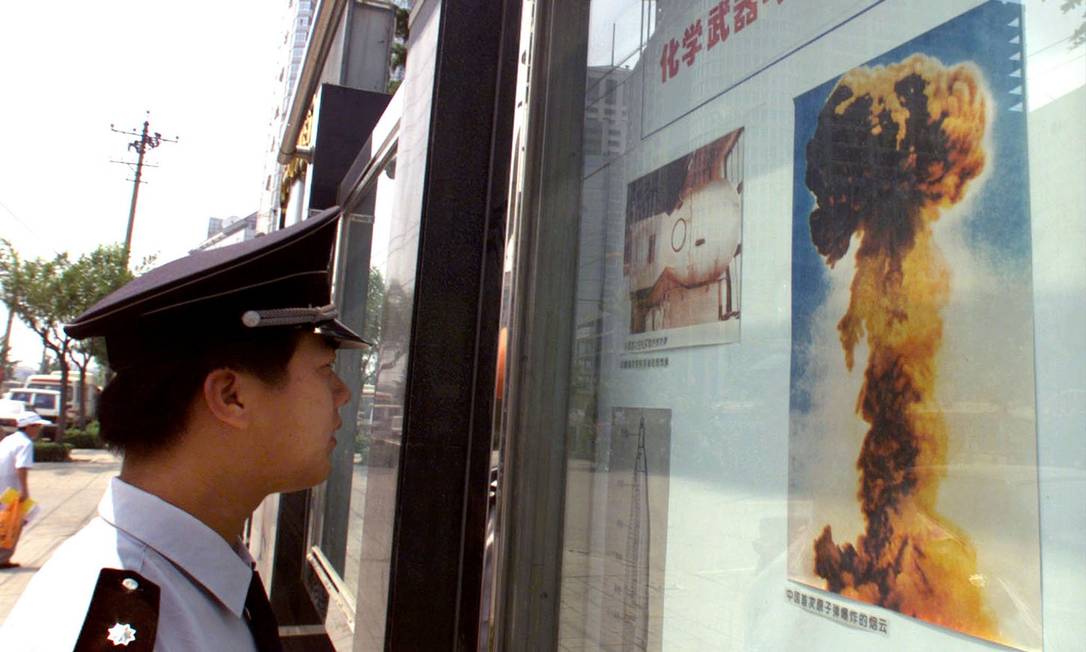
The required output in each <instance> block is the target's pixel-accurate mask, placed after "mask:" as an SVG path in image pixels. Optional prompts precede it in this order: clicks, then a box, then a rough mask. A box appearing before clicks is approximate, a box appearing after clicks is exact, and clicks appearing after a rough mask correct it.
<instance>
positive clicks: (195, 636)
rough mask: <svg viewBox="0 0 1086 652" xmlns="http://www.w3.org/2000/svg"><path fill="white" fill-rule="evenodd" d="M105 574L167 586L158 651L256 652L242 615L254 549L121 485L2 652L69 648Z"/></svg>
mask: <svg viewBox="0 0 1086 652" xmlns="http://www.w3.org/2000/svg"><path fill="white" fill-rule="evenodd" d="M102 568H119V569H125V570H131V571H135V572H136V573H139V574H140V575H142V576H143V577H144V578H146V579H148V580H150V581H151V582H154V583H155V584H157V585H158V586H159V589H160V590H161V595H160V598H159V616H158V633H157V635H156V637H155V648H154V649H155V650H156V652H175V651H176V652H181V651H189V650H230V651H231V652H234V651H237V652H249V651H254V652H255V650H256V646H255V644H254V643H253V638H252V635H251V634H250V633H249V628H248V626H247V625H246V624H245V621H244V620H243V617H242V613H243V611H244V608H245V595H246V593H247V592H248V590H249V582H250V581H251V579H252V574H253V572H252V558H251V557H250V556H249V553H248V551H247V550H245V548H244V547H243V546H241V545H240V544H239V545H236V546H231V545H230V544H228V543H227V542H226V541H225V540H223V538H222V537H221V536H219V535H218V534H217V533H216V532H214V531H213V530H212V529H210V528H209V527H207V526H206V525H204V524H203V523H202V522H200V521H199V520H197V519H196V518H195V517H193V516H192V515H190V514H189V513H187V512H185V511H183V510H181V509H178V508H177V507H174V506H173V505H171V504H169V503H167V502H165V501H164V500H162V499H160V498H158V497H157V496H154V495H152V494H149V493H147V492H145V491H142V490H140V489H137V488H136V487H133V486H132V485H130V484H127V483H125V482H124V481H122V480H121V479H120V478H113V480H112V481H111V482H110V486H109V488H108V489H107V490H106V493H105V495H104V496H103V497H102V501H101V503H99V505H98V516H97V517H96V518H94V519H92V520H91V521H90V522H89V523H88V524H87V525H86V526H84V527H83V529H82V530H80V531H79V532H78V533H76V535H75V536H73V537H72V538H70V539H68V540H67V541H65V542H64V543H63V544H62V545H61V546H60V547H59V548H57V551H56V553H55V554H54V555H53V557H52V558H51V559H50V560H49V561H48V562H47V563H46V564H45V565H44V566H43V567H42V569H41V570H40V571H38V573H37V574H36V575H35V576H34V579H33V580H31V582H30V584H29V585H28V586H27V588H26V591H24V592H23V595H22V596H21V597H20V598H19V601H18V602H17V603H16V605H15V607H14V608H13V609H12V611H11V613H10V614H9V615H8V617H7V620H6V621H5V622H4V626H3V627H2V628H0V650H22V651H27V652H30V651H36V650H42V651H46V650H48V651H49V652H53V651H56V650H71V649H72V648H73V647H74V646H75V642H76V639H77V638H78V637H79V632H80V629H82V626H83V621H84V618H85V617H86V614H87V607H88V605H89V603H90V599H91V595H92V594H93V593H94V587H95V584H96V583H97V581H98V572H99V571H100V570H101V569H102ZM139 635H140V632H139V631H138V630H137V631H136V632H135V636H136V638H139ZM107 636H108V632H107V631H103V632H102V638H103V639H106V638H107ZM118 649H124V648H123V647H121V648H118Z"/></svg>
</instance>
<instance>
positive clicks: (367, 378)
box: [362, 267, 385, 385]
mask: <svg viewBox="0 0 1086 652" xmlns="http://www.w3.org/2000/svg"><path fill="white" fill-rule="evenodd" d="M384 304H385V279H384V277H383V276H381V270H379V269H377V268H376V267H370V280H369V283H368V284H367V287H366V325H365V327H364V328H363V330H362V339H364V340H366V341H367V342H370V343H372V344H373V346H372V347H371V348H369V349H367V350H366V352H365V353H364V354H363V355H362V384H363V385H372V384H374V383H376V382H377V347H378V346H379V345H380V344H381V312H382V311H383V310H384Z"/></svg>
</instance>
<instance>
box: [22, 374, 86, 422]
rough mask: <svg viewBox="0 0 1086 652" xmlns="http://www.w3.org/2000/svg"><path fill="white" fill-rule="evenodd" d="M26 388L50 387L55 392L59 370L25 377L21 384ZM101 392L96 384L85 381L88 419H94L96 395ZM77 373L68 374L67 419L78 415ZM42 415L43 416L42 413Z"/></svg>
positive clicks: (58, 388) (57, 385)
mask: <svg viewBox="0 0 1086 652" xmlns="http://www.w3.org/2000/svg"><path fill="white" fill-rule="evenodd" d="M23 387H24V388H26V389H52V390H55V391H57V392H59V391H60V372H59V371H54V372H53V373H51V374H33V375H31V376H30V377H29V378H27V379H26V382H25V383H24V384H23ZM101 393H102V390H100V389H98V386H97V385H95V384H94V383H91V382H89V381H88V382H87V383H86V385H84V397H85V398H86V402H87V409H86V414H87V418H88V419H94V416H95V413H96V412H97V410H98V396H99V395H100V394H101ZM79 399H80V396H79V374H78V373H75V372H71V373H69V374H68V417H69V419H76V418H78V417H79ZM42 416H45V415H44V414H42Z"/></svg>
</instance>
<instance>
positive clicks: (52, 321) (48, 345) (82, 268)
mask: <svg viewBox="0 0 1086 652" xmlns="http://www.w3.org/2000/svg"><path fill="white" fill-rule="evenodd" d="M8 248H9V249H10V245H8ZM13 253H14V251H13V250H11V251H9V252H8V254H9V255H7V256H5V260H7V261H9V267H10V268H11V270H12V271H10V272H9V273H7V275H6V276H5V278H15V279H17V281H18V288H19V292H18V293H16V294H18V296H17V298H16V300H15V301H14V302H13V306H14V312H15V314H16V316H18V317H19V319H20V320H22V321H23V323H24V324H26V325H27V327H29V328H30V330H32V331H34V333H36V334H37V335H38V337H39V338H41V341H42V346H43V347H44V348H45V350H46V351H48V352H49V353H51V354H52V356H53V358H54V359H55V360H56V361H57V364H58V367H59V369H60V404H61V406H63V407H62V408H61V409H60V411H59V414H58V415H57V438H58V439H62V438H63V437H64V431H65V429H66V428H67V405H68V398H69V397H68V393H69V391H70V390H69V378H68V374H69V371H68V363H69V362H71V363H73V364H74V365H75V366H76V368H78V369H79V372H80V378H79V379H80V387H81V389H80V392H81V395H80V406H81V414H80V419H81V421H85V419H86V413H85V408H83V407H82V406H84V405H85V404H86V396H85V395H83V394H82V393H83V392H85V390H84V389H82V387H84V386H85V385H86V376H87V367H88V366H89V364H90V360H91V359H92V357H94V356H95V355H96V354H99V353H100V351H101V345H100V344H97V345H96V344H94V343H92V342H88V343H85V344H80V343H78V342H76V341H74V340H72V339H71V338H70V337H68V335H67V333H65V332H64V324H66V323H68V322H70V321H73V320H74V319H75V318H76V317H78V316H79V315H80V314H81V313H83V312H84V311H85V310H86V309H87V308H89V307H90V306H92V305H94V304H95V303H97V302H98V301H99V300H100V299H102V298H103V297H104V296H105V295H107V294H109V293H110V292H112V291H113V290H115V289H117V288H119V287H120V286H122V285H124V284H125V283H127V282H128V281H129V280H131V279H132V273H131V272H129V271H128V267H127V264H126V261H125V255H124V248H123V246H122V245H119V244H115V245H100V246H99V247H98V248H97V249H95V250H94V251H92V252H91V253H89V254H86V255H83V256H80V257H79V259H78V260H76V261H75V262H74V263H73V262H71V260H70V259H69V257H68V254H57V256H55V257H54V258H52V259H49V260H47V259H43V258H36V259H34V260H24V261H20V260H19V259H18V256H17V255H14V256H12V255H10V254H13ZM10 261H17V263H13V262H10ZM145 264H146V261H145Z"/></svg>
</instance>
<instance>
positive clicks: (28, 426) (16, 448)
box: [0, 410, 53, 569]
mask: <svg viewBox="0 0 1086 652" xmlns="http://www.w3.org/2000/svg"><path fill="white" fill-rule="evenodd" d="M52 424H53V422H52V421H49V420H47V419H43V418H42V417H41V416H40V415H39V414H38V413H37V412H31V411H29V410H28V411H26V412H23V413H22V414H20V415H19V416H18V417H16V419H15V432H13V433H11V434H10V435H8V436H7V437H4V439H3V440H2V441H0V493H3V492H4V491H7V490H8V489H9V488H10V489H14V490H16V491H18V492H19V500H18V502H16V503H14V504H12V506H11V507H9V508H8V509H19V503H22V502H25V501H27V500H30V478H29V477H28V476H29V475H30V467H32V466H34V440H35V439H37V438H38V435H40V434H41V431H42V428H44V427H45V426H49V425H52ZM18 543H19V533H16V535H15V541H14V542H13V543H12V544H11V547H10V548H3V547H0V569H4V568H16V567H17V566H18V565H19V564H16V563H14V562H12V561H11V556H12V555H14V554H15V546H16V545H17V544H18Z"/></svg>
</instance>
